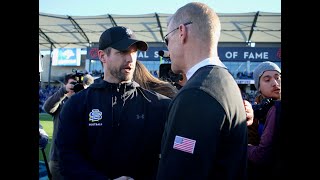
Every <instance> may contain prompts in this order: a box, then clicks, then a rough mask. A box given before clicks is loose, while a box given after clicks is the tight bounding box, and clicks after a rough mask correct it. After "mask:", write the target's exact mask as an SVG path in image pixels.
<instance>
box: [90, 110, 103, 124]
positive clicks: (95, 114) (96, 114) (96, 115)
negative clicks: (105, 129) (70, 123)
mask: <svg viewBox="0 0 320 180" xmlns="http://www.w3.org/2000/svg"><path fill="white" fill-rule="evenodd" d="M101 119H102V112H101V111H99V109H92V111H91V112H90V113H89V121H90V122H89V126H102V123H99V121H100V120H101Z"/></svg>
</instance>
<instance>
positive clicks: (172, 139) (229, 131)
mask: <svg viewBox="0 0 320 180" xmlns="http://www.w3.org/2000/svg"><path fill="white" fill-rule="evenodd" d="M179 136H180V137H182V138H184V139H183V140H181V139H182V138H180V137H179ZM186 138H188V139H189V140H188V139H186ZM190 139H191V140H190ZM246 163H247V125H246V114H245V110H244V105H243V100H242V97H241V93H240V90H239V87H238V85H237V83H236V82H235V80H234V79H233V77H232V76H231V75H230V74H229V72H228V71H227V70H226V69H224V68H221V67H219V66H204V67H202V68H200V69H198V70H197V71H196V72H195V73H194V74H193V76H192V77H191V78H190V79H189V80H188V81H187V83H186V84H185V86H184V87H183V88H182V89H181V90H180V92H179V93H178V94H177V96H176V97H175V98H174V99H173V101H172V104H171V105H170V107H169V115H168V120H167V124H166V126H165V131H164V135H163V139H162V146H161V159H160V164H159V171H158V176H157V179H158V180H176V179H179V180H180V179H183V180H187V179H190V180H191V179H192V180H194V179H201V180H205V179H228V180H234V179H237V180H239V179H246Z"/></svg>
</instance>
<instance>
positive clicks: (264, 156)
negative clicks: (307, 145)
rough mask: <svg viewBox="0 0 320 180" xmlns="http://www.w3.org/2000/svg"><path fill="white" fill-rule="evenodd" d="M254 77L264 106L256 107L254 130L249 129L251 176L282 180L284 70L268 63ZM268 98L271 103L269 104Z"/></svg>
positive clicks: (262, 64) (255, 71) (257, 70)
mask: <svg viewBox="0 0 320 180" xmlns="http://www.w3.org/2000/svg"><path fill="white" fill-rule="evenodd" d="M253 77H254V81H255V87H256V88H257V90H258V92H259V96H257V102H258V103H260V101H261V102H264V103H260V104H259V106H258V108H253V109H254V116H255V118H254V123H253V125H252V127H251V126H249V127H248V128H249V139H250V141H249V144H248V177H249V179H278V178H279V177H280V176H279V175H280V174H281V172H280V170H279V164H280V163H282V162H281V159H280V158H279V157H280V155H279V152H280V151H281V150H280V148H279V147H280V144H281V141H280V129H281V128H280V124H281V119H280V111H281V70H280V68H279V67H278V66H277V65H276V64H275V63H273V62H270V61H265V62H262V63H261V64H259V65H258V66H257V67H256V68H255V70H254V72H253ZM266 98H270V99H271V100H270V101H267V100H266ZM272 102H273V103H272ZM261 112H263V113H261ZM258 114H259V115H258ZM260 114H261V115H260ZM250 128H251V129H250ZM259 128H260V129H259ZM253 135H256V136H257V137H258V140H257V139H256V140H252V139H255V138H253V137H252V136H253Z"/></svg>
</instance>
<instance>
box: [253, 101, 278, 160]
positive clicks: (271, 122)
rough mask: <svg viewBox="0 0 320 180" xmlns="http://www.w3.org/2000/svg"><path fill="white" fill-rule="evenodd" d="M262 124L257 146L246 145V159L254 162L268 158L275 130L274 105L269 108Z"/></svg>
mask: <svg viewBox="0 0 320 180" xmlns="http://www.w3.org/2000/svg"><path fill="white" fill-rule="evenodd" d="M264 126H265V127H264V130H263V132H262V135H261V139H260V142H259V144H258V145H257V146H253V145H248V160H249V161H251V162H252V163H254V164H263V163H265V162H266V161H267V160H268V159H270V156H271V153H272V144H273V138H274V135H275V130H276V108H275V106H272V107H271V108H270V110H269V112H268V114H267V119H266V122H265V125H264Z"/></svg>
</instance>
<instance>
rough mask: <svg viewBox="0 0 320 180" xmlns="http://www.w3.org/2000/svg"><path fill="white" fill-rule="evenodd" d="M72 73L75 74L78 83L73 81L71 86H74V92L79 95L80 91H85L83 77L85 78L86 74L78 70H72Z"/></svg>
mask: <svg viewBox="0 0 320 180" xmlns="http://www.w3.org/2000/svg"><path fill="white" fill-rule="evenodd" d="M72 72H74V73H75V80H76V81H73V82H71V83H70V84H73V85H74V86H73V88H72V90H73V91H74V92H75V93H77V92H79V91H81V90H82V89H84V86H83V77H84V73H82V72H79V71H77V70H74V69H73V70H72Z"/></svg>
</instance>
